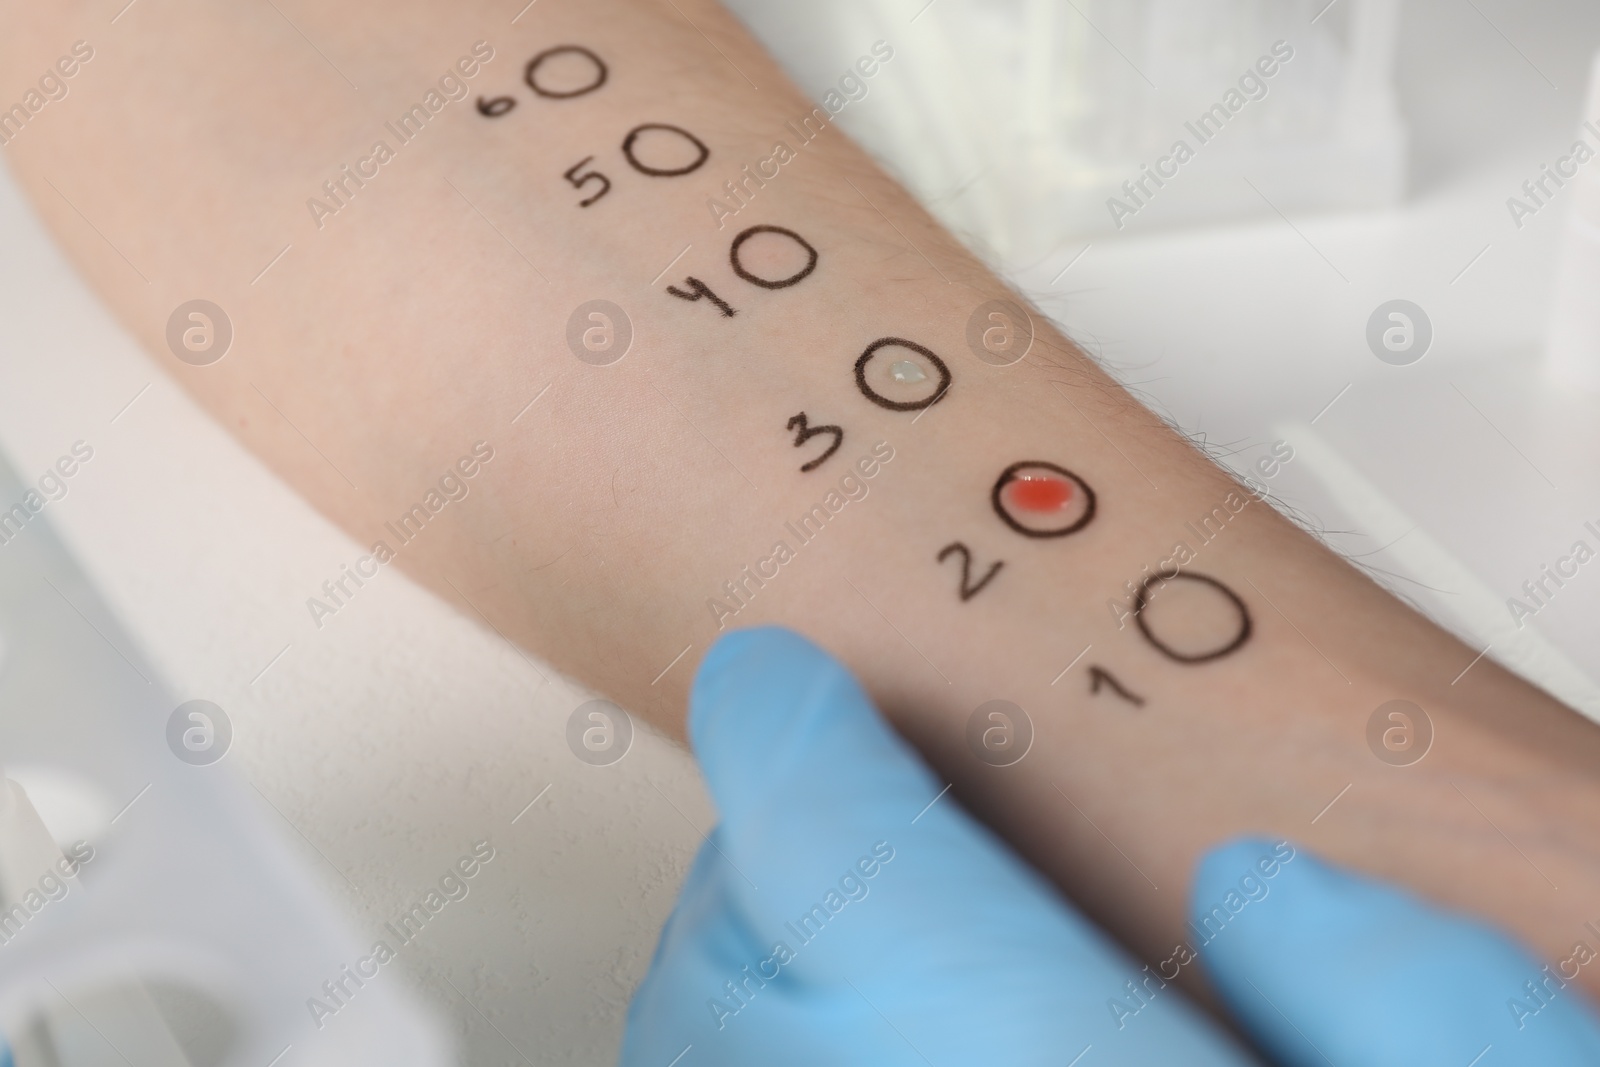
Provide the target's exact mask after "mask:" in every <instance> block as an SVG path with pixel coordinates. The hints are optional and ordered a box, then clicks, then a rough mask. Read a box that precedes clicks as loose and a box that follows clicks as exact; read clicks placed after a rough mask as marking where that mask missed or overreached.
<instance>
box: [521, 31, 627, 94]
mask: <svg viewBox="0 0 1600 1067" xmlns="http://www.w3.org/2000/svg"><path fill="white" fill-rule="evenodd" d="M566 53H573V54H576V55H580V56H583V57H584V58H586V59H588V60H589V62H591V63H593V64H594V81H592V82H590V83H589V84H588V85H584V86H580V87H578V88H576V89H565V90H563V89H545V88H542V87H541V86H540V85H539V79H538V78H537V77H535V75H537V74H538V73H539V66H540V64H542V63H543V62H544V61H545V60H547V59H549V58H550V57H551V56H559V55H563V54H566ZM608 73H609V72H608V71H607V70H606V64H605V61H604V60H602V59H601V58H600V57H599V56H597V55H595V54H594V53H593V52H591V51H589V50H588V49H587V48H585V47H583V45H581V44H558V45H556V46H555V47H554V48H546V49H545V50H544V51H543V52H540V53H539V54H538V55H536V56H534V57H533V58H532V59H530V60H528V69H527V71H526V72H525V73H524V74H523V75H522V80H523V81H525V82H527V83H528V88H530V89H532V90H533V91H534V92H536V93H538V94H539V95H540V96H543V97H548V98H549V99H551V100H567V99H570V98H572V97H574V96H582V95H583V94H584V93H592V92H594V91H595V90H596V89H598V88H600V86H602V85H604V84H605V83H606V75H607V74H608Z"/></svg>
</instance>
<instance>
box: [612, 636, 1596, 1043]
mask: <svg viewBox="0 0 1600 1067" xmlns="http://www.w3.org/2000/svg"><path fill="white" fill-rule="evenodd" d="M689 729H690V735H691V738H692V741H693V744H694V748H695V751H696V753H697V755H698V756H699V759H700V764H701V767H702V769H703V771H704V774H705V776H706V780H707V782H708V783H709V785H710V789H711V793H712V796H713V799H714V800H715V802H716V806H717V809H718V811H719V812H720V814H721V817H722V821H721V823H720V825H719V826H718V827H717V828H716V830H715V831H714V832H713V833H712V835H711V837H710V839H709V841H708V842H707V844H706V846H705V847H703V848H702V849H701V850H700V853H699V855H698V856H697V858H696V860H695V863H694V865H693V867H692V868H691V870H690V872H689V876H688V878H687V880H686V882H685V884H684V888H683V893H682V896H681V898H680V900H679V902H678V906H677V909H676V910H675V911H674V913H673V915H672V917H671V918H670V919H669V920H668V922H667V925H666V928H665V929H664V930H663V932H662V935H661V943H660V945H659V947H658V948H657V950H656V956H655V959H654V961H653V963H652V964H651V967H650V972H649V974H648V975H646V977H645V979H644V981H643V982H642V983H641V985H640V987H639V989H638V992H637V993H636V994H635V997H634V1000H633V1004H632V1006H631V1008H630V1010H629V1014H628V1026H627V1032H626V1035H625V1037H624V1040H623V1049H622V1058H621V1062H622V1064H623V1067H703V1065H720V1064H740V1065H745V1064H770V1065H788V1064H794V1065H805V1067H820V1065H830V1067H832V1065H840V1064H872V1065H874V1067H895V1065H902V1064H903V1065H906V1067H931V1065H938V1067H943V1065H946V1064H950V1065H973V1064H984V1065H990V1064H994V1065H1006V1067H1010V1065H1026V1064H1051V1065H1053V1067H1072V1065H1079V1067H1102V1065H1108V1064H1141V1065H1143V1064H1163V1065H1165V1064H1182V1065H1185V1067H1209V1065H1223V1064H1227V1065H1235V1064H1247V1063H1255V1062H1258V1061H1256V1060H1254V1059H1253V1058H1252V1057H1251V1056H1250V1055H1249V1054H1248V1053H1246V1052H1244V1051H1243V1050H1242V1049H1241V1047H1240V1046H1239V1045H1238V1044H1237V1043H1236V1042H1235V1041H1234V1040H1233V1039H1232V1038H1230V1037H1229V1036H1228V1035H1227V1034H1225V1033H1224V1032H1223V1031H1222V1030H1221V1029H1220V1028H1219V1027H1218V1026H1217V1025H1215V1024H1214V1023H1212V1022H1211V1021H1210V1020H1209V1018H1208V1017H1206V1016H1205V1015H1203V1014H1202V1013H1200V1012H1199V1011H1198V1010H1196V1009H1195V1008H1194V1007H1193V1006H1191V1005H1190V1004H1189V1003H1187V1002H1186V1001H1185V1000H1184V998H1183V997H1182V995H1181V994H1180V993H1179V992H1178V991H1177V989H1176V988H1175V987H1173V986H1171V985H1166V986H1165V987H1163V975H1166V976H1171V975H1173V974H1175V973H1177V970H1178V969H1181V968H1185V967H1196V966H1198V967H1203V968H1204V969H1205V971H1206V972H1207V974H1208V975H1209V977H1210V978H1211V980H1212V982H1213V984H1214V985H1215V987H1216V988H1217V989H1218V990H1219V991H1220V992H1221V994H1222V997H1223V998H1224V1000H1225V1001H1226V1002H1227V1004H1228V1005H1229V1007H1230V1008H1231V1009H1232V1010H1233V1011H1234V1013H1235V1015H1236V1017H1237V1018H1238V1020H1239V1022H1240V1023H1241V1024H1242V1026H1243V1027H1244V1028H1245V1029H1246V1030H1247V1031H1248V1033H1249V1034H1250V1035H1251V1036H1252V1037H1253V1039H1254V1040H1255V1041H1256V1042H1257V1044H1258V1045H1259V1046H1260V1048H1261V1049H1262V1050H1263V1051H1264V1052H1265V1054H1266V1055H1268V1056H1270V1057H1271V1058H1272V1061H1273V1062H1275V1063H1278V1064H1281V1065H1284V1067H1301V1065H1305V1067H1311V1065H1317V1067H1330V1065H1331V1067H1346V1065H1349V1067H1388V1065H1391V1064H1392V1065H1395V1067H1400V1065H1404V1067H1427V1065H1431V1064H1441V1065H1450V1067H1469V1065H1471V1067H1505V1065H1511V1064H1530V1065H1531V1064H1538V1065H1540V1067H1565V1065H1569V1064H1570V1065H1577V1064H1596V1063H1600V1026H1597V1025H1596V1022H1595V1020H1594V1019H1593V1018H1592V1017H1591V1016H1590V1014H1589V1013H1588V1011H1587V1009H1586V1007H1585V1006H1584V1005H1583V1002H1582V998H1583V994H1582V993H1581V992H1580V991H1579V990H1578V989H1577V988H1576V987H1568V988H1565V989H1560V988H1558V987H1557V986H1556V983H1555V981H1553V980H1552V981H1550V982H1549V983H1548V987H1549V989H1550V990H1554V992H1543V993H1541V994H1540V997H1539V998H1538V999H1535V998H1534V996H1533V994H1532V993H1531V992H1530V991H1529V990H1528V989H1527V988H1525V986H1524V983H1525V982H1528V981H1533V982H1534V983H1535V984H1537V983H1539V982H1540V981H1542V980H1544V979H1545V978H1546V976H1547V973H1548V972H1543V971H1541V968H1540V965H1538V964H1537V963H1535V962H1534V961H1533V960H1532V959H1531V958H1530V957H1529V956H1528V955H1527V954H1526V953H1524V952H1523V951H1522V950H1520V949H1518V948H1517V947H1516V946H1514V945H1513V944H1512V943H1511V942H1509V941H1508V940H1506V939H1505V938H1504V937H1502V936H1501V935H1499V934H1497V933H1495V932H1494V931H1492V930H1489V929H1487V928H1485V927H1483V926H1481V925H1478V924H1476V923H1472V922H1469V921H1467V920H1465V919H1462V918H1459V917H1455V916H1451V915H1446V914H1444V913H1441V912H1438V911H1435V910H1433V909H1431V908H1429V907H1428V906H1426V905H1424V904H1422V903H1420V902H1419V901H1417V900H1415V899H1413V898H1411V897H1410V896H1408V895H1406V894H1404V893H1402V892H1399V891H1397V890H1394V889H1391V888H1388V887H1385V886H1382V885H1379V884H1377V883H1374V882H1371V881H1368V880H1366V879H1363V878H1359V877H1356V876H1353V875H1349V874H1345V873H1342V872H1340V871H1338V870H1335V869H1334V868H1331V867H1329V866H1326V865H1324V864H1322V863H1319V862H1318V861H1317V860H1315V859H1314V858H1312V857H1311V856H1309V855H1307V854H1305V853H1304V852H1300V851H1297V850H1295V849H1294V847H1293V846H1292V845H1289V844H1287V843H1274V842H1270V841H1261V840H1244V841H1239V842H1236V843H1233V844H1230V845H1227V846H1225V847H1223V848H1220V849H1218V850H1216V851H1214V852H1212V853H1210V854H1209V855H1208V856H1206V857H1205V859H1204V860H1203V861H1202V863H1201V864H1200V869H1199V871H1198V872H1197V875H1196V879H1195V884H1194V887H1193V889H1192V893H1191V900H1192V903H1191V908H1190V912H1191V917H1192V920H1193V924H1194V925H1193V926H1192V927H1191V929H1190V935H1191V936H1190V938H1189V940H1188V943H1187V946H1186V948H1187V950H1188V951H1187V953H1186V952H1184V951H1182V950H1179V951H1175V952H1174V954H1173V956H1172V957H1169V958H1168V959H1166V960H1162V961H1158V962H1157V963H1155V964H1152V966H1151V967H1150V968H1148V969H1146V968H1145V967H1144V965H1142V964H1139V963H1136V962H1135V961H1134V960H1132V959H1131V958H1130V957H1129V956H1128V955H1127V954H1126V953H1125V952H1123V951H1122V950H1121V949H1120V948H1118V947H1117V946H1116V945H1114V944H1113V943H1112V942H1111V941H1110V940H1109V939H1108V938H1107V937H1106V936H1105V935H1104V934H1102V933H1101V932H1100V931H1099V930H1098V929H1096V928H1095V927H1094V926H1093V925H1091V924H1090V923H1089V922H1087V921H1086V920H1085V919H1084V918H1083V917H1082V916H1081V915H1079V914H1078V913H1077V912H1076V911H1075V910H1074V909H1073V908H1071V907H1070V906H1069V905H1068V904H1066V903H1065V902H1064V901H1063V900H1062V899H1061V898H1060V897H1059V896H1058V895H1057V894H1056V892H1055V890H1054V889H1053V888H1052V887H1051V886H1049V885H1047V884H1046V883H1045V882H1044V881H1043V880H1042V879H1041V878H1040V876H1039V875H1037V874H1036V873H1034V871H1033V870H1032V869H1031V868H1029V867H1028V866H1026V865H1025V864H1024V863H1023V862H1022V861H1020V860H1019V859H1018V858H1017V857H1016V856H1014V855H1013V854H1012V853H1011V852H1010V851H1009V849H1008V848H1007V847H1006V846H1005V845H1003V844H1002V843H1001V842H999V841H998V840H997V839H996V838H995V837H994V836H993V835H992V834H990V833H989V832H988V831H987V830H986V829H985V828H983V827H982V826H980V825H978V824H977V823H976V822H975V821H974V820H973V819H972V818H971V817H970V816H968V815H967V814H966V813H965V812H964V811H963V810H962V809H961V807H960V806H959V805H958V804H957V803H956V802H955V801H954V800H953V799H952V798H951V797H949V796H946V797H943V798H942V799H939V800H937V802H934V803H932V806H931V807H930V806H929V804H930V802H932V801H934V800H935V798H936V797H937V796H938V795H939V792H940V790H941V789H942V788H943V785H944V783H943V782H941V781H940V780H939V779H937V778H935V777H934V776H933V775H932V774H931V773H930V772H929V771H928V769H927V768H926V767H925V766H924V765H923V763H922V761H921V760H920V759H919V758H918V757H917V756H916V755H915V754H914V753H913V752H912V751H911V750H910V749H909V748H908V747H907V746H906V744H905V743H904V742H903V741H901V740H900V738H899V737H898V736H897V735H896V734H895V733H894V732H893V731H892V730H890V729H889V728H888V726H887V725H886V724H885V723H884V722H883V721H882V720H881V719H880V718H879V716H878V714H877V712H876V711H875V709H874V708H873V707H872V705H871V703H870V702H869V701H868V699H867V697H866V695H865V694H864V693H863V692H862V690H861V689H860V687H859V686H858V685H857V684H856V682H855V680H854V679H853V678H852V677H851V676H850V675H849V674H848V673H847V672H846V671H845V670H844V668H843V667H841V666H840V665H839V664H838V663H837V662H836V661H835V660H833V659H832V658H831V657H829V656H828V655H827V654H826V653H824V652H822V651H821V650H819V649H817V648H815V647H814V646H812V645H811V644H809V643H807V642H806V641H804V640H803V639H801V638H799V637H797V636H795V635H793V634H791V633H788V632H787V631H783V630H778V629H758V630H745V631H739V632H735V633H733V634H730V635H728V636H726V637H724V638H722V640H721V641H719V642H718V643H717V644H716V645H715V646H714V647H713V648H712V650H711V651H710V653H708V654H707V656H706V658H705V661H704V662H703V663H702V664H701V666H700V672H699V675H698V677H697V678H696V680H695V685H694V690H693V694H692V697H691V707H690V719H689ZM1575 933H1576V932H1575ZM1576 965H1577V964H1568V966H1567V972H1568V973H1569V974H1570V973H1572V969H1573V967H1574V966H1576ZM1514 1002H1521V1003H1522V1004H1523V1006H1524V1008H1525V1009H1526V1010H1525V1011H1523V1012H1520V1013H1519V1012H1517V1011H1516V1010H1515V1009H1514V1008H1513V1007H1511V1004H1512V1003H1514ZM1519 1024H1520V1025H1519ZM1485 1049H1487V1050H1488V1051H1485ZM1474 1057H1479V1059H1476V1060H1475V1059H1474Z"/></svg>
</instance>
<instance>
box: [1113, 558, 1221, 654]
mask: <svg viewBox="0 0 1600 1067" xmlns="http://www.w3.org/2000/svg"><path fill="white" fill-rule="evenodd" d="M1180 579H1182V580H1186V581H1191V582H1202V583H1204V584H1206V585H1209V586H1211V587H1212V588H1213V589H1215V590H1217V591H1218V592H1219V593H1221V594H1222V595H1223V596H1225V597H1227V598H1228V600H1229V601H1230V602H1231V603H1232V604H1233V607H1234V610H1236V611H1237V612H1238V613H1239V632H1238V633H1237V634H1235V635H1234V637H1233V639H1232V640H1231V641H1229V642H1228V643H1227V644H1225V645H1223V646H1221V647H1220V648H1215V649H1212V650H1211V651H1210V652H1200V653H1197V654H1194V655H1186V654H1184V653H1182V652H1179V651H1177V650H1176V649H1174V648H1172V647H1170V646H1169V645H1166V644H1164V643H1162V641H1161V639H1160V638H1158V637H1157V636H1156V635H1155V634H1153V633H1151V632H1150V626H1149V624H1147V623H1146V622H1145V620H1144V609H1145V607H1146V606H1147V605H1148V604H1149V602H1150V596H1149V593H1150V586H1151V585H1152V584H1153V583H1155V582H1163V583H1165V582H1176V581H1179V580H1180ZM1133 621H1134V622H1135V623H1137V624H1138V626H1139V632H1140V633H1142V634H1144V639H1145V640H1146V641H1149V642H1150V643H1151V644H1152V645H1154V646H1155V648H1156V651H1158V652H1160V653H1161V654H1162V655H1164V656H1166V657H1167V658H1168V659H1172V660H1176V661H1177V662H1179V663H1204V662H1206V661H1207V660H1213V659H1218V658H1220V657H1222V656H1226V655H1227V654H1228V653H1230V652H1232V651H1233V650H1234V649H1236V648H1238V647H1239V646H1240V645H1242V644H1244V643H1245V642H1246V641H1248V640H1250V612H1249V611H1248V610H1247V609H1246V608H1245V606H1244V601H1243V600H1240V599H1239V594H1238V593H1235V592H1234V591H1233V590H1232V589H1229V588H1228V587H1227V586H1225V585H1223V584H1222V583H1221V582H1219V581H1217V580H1216V579H1215V578H1211V577H1208V576H1207V575H1204V574H1189V573H1186V572H1184V571H1179V572H1178V573H1177V574H1174V575H1173V576H1172V577H1170V578H1167V577H1165V576H1162V575H1159V574H1157V575H1152V576H1150V577H1149V578H1146V579H1145V580H1144V581H1142V582H1140V583H1139V591H1138V592H1137V593H1135V594H1134V597H1133Z"/></svg>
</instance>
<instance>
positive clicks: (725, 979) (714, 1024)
mask: <svg viewBox="0 0 1600 1067" xmlns="http://www.w3.org/2000/svg"><path fill="white" fill-rule="evenodd" d="M716 836H717V833H716V832H715V831H713V833H712V835H711V837H710V838H709V839H708V840H707V841H706V842H705V843H704V844H703V845H701V846H700V851H699V852H698V853H696V854H695V858H694V863H693V864H692V865H691V866H690V868H689V873H688V876H687V877H686V878H685V879H684V883H683V889H682V890H681V891H680V893H679V894H678V902H677V904H676V905H675V906H674V907H673V909H672V914H671V915H670V916H668V918H667V921H666V924H665V925H664V926H663V927H662V929H661V937H660V940H659V941H657V943H656V951H655V956H654V957H653V958H652V959H651V961H650V970H649V971H648V972H647V973H646V974H645V977H644V980H643V981H642V982H640V983H639V987H638V989H636V990H635V991H634V994H633V1000H632V1002H631V1003H630V1004H629V1005H628V1022H627V1029H626V1031H625V1033H624V1035H623V1043H622V1056H621V1059H620V1061H619V1062H620V1064H621V1067H635V1065H640V1067H644V1065H649V1067H661V1065H662V1064H665V1063H669V1062H671V1061H672V1060H673V1059H674V1058H675V1057H676V1056H677V1055H678V1054H679V1053H680V1052H682V1051H683V1049H684V1048H685V1047H686V1046H688V1045H690V1044H693V1043H694V1041H696V1040H697V1039H703V1037H704V1036H705V1035H706V1034H709V1033H711V1032H714V1031H719V1030H722V1029H724V1028H725V1027H726V1025H727V1019H728V1017H729V1015H730V1012H729V1011H728V1009H726V1008H724V1009H722V1010H721V1011H718V1010H716V1009H714V1008H710V1007H708V1005H710V1004H711V1003H712V1002H713V1001H716V1002H719V1003H730V1002H731V1003H734V1004H735V1005H736V1006H737V1005H742V1003H743V1001H742V1000H740V1001H733V1000H732V998H733V997H734V996H736V995H738V994H737V991H738V990H740V989H743V990H745V991H746V995H748V994H749V991H750V990H753V989H757V988H759V987H760V986H761V985H764V984H765V982H766V980H767V979H763V978H762V977H761V975H760V974H758V973H755V972H752V971H751V967H752V965H754V966H755V967H756V968H757V970H759V967H760V964H759V961H760V960H761V958H762V957H763V956H764V955H765V953H764V952H762V951H761V949H762V947H763V946H761V945H760V944H759V942H757V941H756V940H755V938H754V936H753V935H752V934H751V932H750V930H749V928H748V927H747V926H746V924H745V922H744V918H743V913H742V912H741V910H740V909H739V907H738V904H737V902H736V901H735V900H734V899H733V898H732V896H731V894H730V893H729V890H728V885H727V878H728V875H729V873H730V872H729V869H728V862H727V860H726V859H724V858H723V856H722V855H721V853H720V852H719V851H718V846H717V845H716V844H715V843H714V842H715V840H716ZM775 977H777V975H776V974H775V973H772V974H768V976H767V978H775ZM0 1067H3V1065H0Z"/></svg>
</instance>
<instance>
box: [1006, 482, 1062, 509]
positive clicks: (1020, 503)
mask: <svg viewBox="0 0 1600 1067" xmlns="http://www.w3.org/2000/svg"><path fill="white" fill-rule="evenodd" d="M1073 495H1074V494H1073V488H1072V483H1071V482H1069V481H1067V480H1066V479H1065V478H1055V477H1050V476H1045V477H1039V476H1033V477H1029V476H1027V475H1023V476H1022V477H1020V478H1015V479H1013V480H1012V482H1011V484H1010V485H1008V486H1006V502H1007V503H1008V504H1010V505H1011V506H1012V507H1014V508H1016V509H1018V510H1020V511H1033V512H1055V511H1060V510H1061V509H1062V508H1063V507H1065V506H1066V505H1067V502H1068V501H1070V500H1071V499H1072V497H1073Z"/></svg>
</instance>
